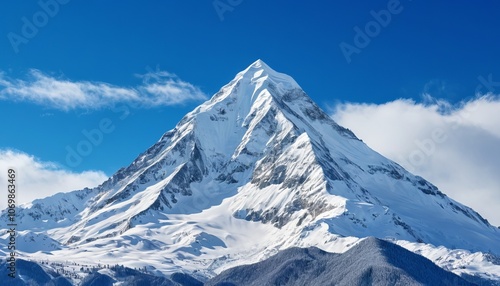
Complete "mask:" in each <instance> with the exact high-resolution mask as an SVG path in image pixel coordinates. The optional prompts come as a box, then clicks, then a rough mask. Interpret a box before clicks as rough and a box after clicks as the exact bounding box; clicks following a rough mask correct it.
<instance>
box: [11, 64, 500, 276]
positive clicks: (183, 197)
mask: <svg viewBox="0 0 500 286" xmlns="http://www.w3.org/2000/svg"><path fill="white" fill-rule="evenodd" d="M388 140H390V139H388ZM18 213H19V219H20V220H21V222H20V223H19V224H20V225H23V226H24V227H25V228H26V231H25V232H23V233H22V234H21V236H22V237H21V238H22V239H24V240H25V241H30V240H34V241H37V240H39V241H40V244H39V245H38V244H37V245H32V244H29V243H28V242H27V244H26V248H25V249H22V247H21V250H24V251H25V252H29V253H35V252H37V251H39V250H41V251H45V252H50V253H51V255H50V256H51V257H52V258H53V257H61V259H62V257H70V258H71V259H74V260H77V261H80V260H82V259H83V258H82V256H80V253H81V252H82V250H83V249H85V251H86V252H88V253H91V255H93V256H95V257H99V259H100V261H102V262H108V263H113V262H112V261H114V260H116V258H117V257H147V259H145V260H144V261H142V262H141V261H130V262H128V264H129V265H128V266H130V267H132V266H134V267H135V266H143V265H144V264H148V265H153V267H154V269H155V271H159V272H162V273H168V272H173V271H177V270H179V269H183V270H185V271H195V270H196V271H199V272H198V273H202V274H200V275H202V276H205V277H210V276H213V275H215V274H216V273H218V272H220V271H221V270H223V269H227V268H228V267H230V266H234V265H239V264H242V263H247V262H257V261H259V260H262V259H264V258H267V257H269V256H270V255H272V254H275V253H276V252H277V251H279V250H282V249H285V248H288V247H292V246H317V247H320V248H322V249H325V250H330V251H336V252H342V251H345V250H346V249H348V248H349V247H350V246H351V245H352V244H353V243H354V242H356V241H357V240H359V238H363V237H368V236H375V237H378V238H383V239H390V240H394V241H405V242H406V243H410V244H411V245H412V246H411V247H413V248H414V250H415V251H421V250H422V249H423V248H426V247H427V248H428V247H431V248H432V247H435V246H442V247H444V249H449V250H450V251H451V250H453V249H463V250H464V252H461V254H460V255H462V256H464V257H465V256H467V255H469V254H471V252H485V253H486V252H489V253H493V254H496V255H500V230H499V229H497V228H495V227H493V226H491V225H490V224H489V223H488V222H487V221H486V220H485V219H483V218H482V217H481V216H480V215H479V214H478V213H476V212H475V211H473V210H472V209H470V208H469V207H466V206H464V205H462V204H460V203H458V202H456V201H454V200H453V199H451V198H449V197H447V196H446V195H445V194H443V193H442V192H440V191H439V190H438V188H437V187H435V186H434V185H432V184H431V183H429V182H428V181H426V180H425V179H423V178H421V177H418V176H415V175H413V174H411V173H409V172H408V171H406V170H405V169H403V168H402V167H401V166H399V165H398V164H396V163H395V162H393V161H391V160H389V159H387V158H385V157H383V156H382V155H380V154H378V153H377V152H375V151H373V150H372V149H370V148H369V147H368V146H367V145H366V144H364V143H363V142H362V141H361V140H359V139H358V138H357V137H356V136H355V135H354V134H353V133H352V132H351V131H350V130H349V129H346V128H344V127H342V126H339V125H338V124H337V123H335V122H334V121H333V120H332V119H331V118H330V117H329V116H328V115H327V114H326V113H325V112H323V111H322V110H321V109H320V108H319V107H318V106H317V105H316V104H315V103H314V102H313V101H312V100H311V99H310V98H309V97H308V96H307V95H306V93H305V92H304V91H303V90H302V89H301V88H300V86H299V85H298V84H297V83H296V82H295V80H293V79H292V78H291V77H290V76H288V75H285V74H282V73H278V72H276V71H274V70H273V69H271V68H270V67H269V66H267V65H266V64H265V63H264V62H263V61H261V60H257V61H256V62H254V63H253V64H251V65H250V66H249V67H248V68H246V69H245V70H243V71H242V72H240V73H238V74H237V75H236V77H235V78H234V79H233V80H232V81H231V82H229V83H228V84H227V85H225V86H224V87H222V89H221V90H220V91H219V92H217V93H216V94H215V95H214V96H213V97H212V98H211V99H210V100H208V101H206V102H205V103H203V104H201V105H200V106H198V107H197V108H195V109H194V110H193V111H192V112H190V113H188V114H187V115H186V116H184V117H183V118H182V119H181V121H180V122H179V123H178V124H177V126H176V127H175V128H174V129H172V130H170V131H168V132H166V133H165V134H164V135H163V136H162V137H161V138H160V140H159V141H158V142H156V143H155V144H154V145H153V146H151V147H150V148H149V149H148V150H147V151H146V152H144V153H143V154H141V155H139V156H138V157H137V159H135V160H134V162H132V164H131V165H130V166H128V167H126V168H122V169H120V170H119V171H118V172H117V173H115V174H114V175H113V176H112V177H111V178H109V179H108V180H107V181H106V182H104V183H103V184H102V185H100V186H99V187H97V188H94V189H85V190H80V191H74V192H71V193H66V194H57V195H55V196H52V197H49V198H45V199H40V200H35V201H34V202H32V203H30V204H26V205H24V206H22V207H21V208H20V209H19V210H18ZM5 218H6V216H5V215H3V216H2V219H3V220H5ZM28 245H29V247H28ZM408 247H410V246H408ZM37 255H41V256H42V257H45V256H43V254H40V253H38V254H37ZM88 255H90V254H87V257H88ZM134 255H135V256H134ZM481 255H482V254H481ZM460 257H461V256H460ZM460 257H458V258H457V259H455V260H456V261H459V260H460V259H461V258H460ZM47 259H48V258H47ZM485 259H486V258H485ZM446 265H448V264H446ZM459 266H461V265H459V264H456V263H454V262H450V263H449V265H448V266H447V267H449V268H450V269H454V268H456V269H459V268H458V267H459ZM457 271H458V270H457ZM471 271H472V270H471ZM471 273H472V272H471Z"/></svg>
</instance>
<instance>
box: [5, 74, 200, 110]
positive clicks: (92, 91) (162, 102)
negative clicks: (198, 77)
mask: <svg viewBox="0 0 500 286" xmlns="http://www.w3.org/2000/svg"><path fill="white" fill-rule="evenodd" d="M141 78H142V84H140V85H138V86H135V87H120V86H116V85H112V84H109V83H103V82H91V81H71V80H69V79H64V78H56V77H53V76H50V75H47V74H44V73H43V72H41V71H39V70H30V71H29V74H28V76H27V78H26V79H13V78H10V77H8V76H7V75H6V74H5V73H0V99H3V100H10V101H23V102H32V103H35V104H39V105H43V106H47V107H51V108H55V109H59V110H64V111H68V110H72V109H100V108H105V107H109V106H113V105H115V104H117V103H124V104H131V105H134V106H141V107H144V108H149V107H155V106H169V105H178V104H183V103H186V102H189V101H200V100H205V99H207V95H206V94H205V93H203V92H202V91H201V90H200V89H199V88H198V87H196V86H194V85H192V84H190V83H188V82H185V81H183V80H181V79H180V78H178V77H177V76H175V75H174V74H171V73H168V72H165V71H151V72H149V73H147V74H145V75H142V76H141Z"/></svg>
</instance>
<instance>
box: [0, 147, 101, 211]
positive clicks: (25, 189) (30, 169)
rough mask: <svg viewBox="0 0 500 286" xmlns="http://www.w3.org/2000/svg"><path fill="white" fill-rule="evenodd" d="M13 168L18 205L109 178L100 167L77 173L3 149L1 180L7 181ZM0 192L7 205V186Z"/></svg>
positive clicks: (0, 153) (1, 202)
mask: <svg viewBox="0 0 500 286" xmlns="http://www.w3.org/2000/svg"><path fill="white" fill-rule="evenodd" d="M9 168H13V169H14V170H15V171H16V173H17V180H16V184H17V196H18V200H19V201H18V202H17V203H18V205H19V204H20V203H27V202H31V201H32V200H34V199H39V198H43V197H46V196H50V195H52V194H55V193H59V192H68V191H72V190H79V189H83V188H84V187H94V186H97V185H99V184H101V183H102V182H104V181H105V180H106V179H107V176H106V174H104V173H103V172H100V171H85V172H82V173H73V172H69V171H66V170H64V169H61V168H60V167H58V166H57V165H56V164H54V163H51V162H42V161H40V160H39V159H37V158H35V157H33V156H31V155H28V154H26V153H23V152H19V151H14V150H0V182H6V181H7V170H8V169H9ZM0 194H2V199H0V209H4V208H6V207H7V204H6V199H7V187H6V186H5V188H3V190H1V191H0Z"/></svg>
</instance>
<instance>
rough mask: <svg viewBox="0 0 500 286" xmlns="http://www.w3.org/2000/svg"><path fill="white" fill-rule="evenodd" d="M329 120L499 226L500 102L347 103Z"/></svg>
mask: <svg viewBox="0 0 500 286" xmlns="http://www.w3.org/2000/svg"><path fill="white" fill-rule="evenodd" d="M428 99H431V98H428ZM332 114H333V115H332V116H333V119H334V120H336V121H337V122H338V123H339V124H341V125H343V126H345V127H347V128H350V129H351V130H353V131H354V132H355V133H356V135H357V136H358V137H360V138H361V139H363V141H365V142H366V143H367V144H368V145H369V146H370V147H372V148H373V149H375V150H376V151H378V152H380V153H381V154H383V155H385V156H386V157H388V158H390V159H392V160H394V161H396V162H398V163H399V164H401V165H402V166H403V167H405V168H406V169H407V170H409V171H411V172H413V173H416V174H419V175H421V176H423V177H424V178H426V179H428V180H429V181H431V182H433V183H434V184H436V185H437V186H438V187H439V188H440V189H441V190H442V191H444V192H445V193H446V194H448V195H449V196H450V197H452V198H454V199H456V200H458V201H460V202H462V203H464V204H466V205H468V206H470V207H472V208H474V209H475V210H477V211H479V212H480V213H481V214H482V215H484V216H485V217H486V218H487V219H488V220H489V221H490V222H492V223H494V224H495V225H500V215H499V214H498V206H499V205H500V180H499V179H498V174H500V147H499V146H500V128H499V126H500V98H499V96H496V95H493V94H488V95H485V96H481V97H478V98H476V99H474V100H471V101H468V102H463V103H462V104H459V105H458V106H457V105H453V104H451V103H449V102H446V101H443V100H428V101H427V102H426V103H425V104H420V103H416V102H414V101H412V100H405V99H400V100H395V101H392V102H388V103H385V104H380V105H377V104H359V103H347V104H339V105H337V106H336V107H335V108H334V109H333V111H332Z"/></svg>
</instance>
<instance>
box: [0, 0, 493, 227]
mask: <svg viewBox="0 0 500 286" xmlns="http://www.w3.org/2000/svg"><path fill="white" fill-rule="evenodd" d="M450 3H451V2H448V1H438V2H436V1H410V0H401V1H395V0H390V1H356V2H352V1H308V2H305V1H284V0H276V1H262V0H254V1H249V0H216V1H213V0H209V1H193V0H184V1H164V0H152V1H127V0H125V1H120V3H118V2H117V3H112V4H110V3H107V2H103V1H97V0H87V1H78V0H41V1H39V2H37V1H21V2H20V1H7V2H5V3H2V4H1V5H2V9H0V19H1V21H0V35H1V37H0V120H1V122H3V123H4V124H3V128H0V150H2V151H1V152H0V154H2V156H3V158H4V161H6V159H5V158H10V160H13V161H12V162H14V163H8V162H7V163H6V164H11V165H16V162H18V161H16V160H17V159H19V160H20V161H19V162H24V163H26V164H28V163H29V162H31V166H33V165H36V164H39V166H38V165H37V166H38V167H36V168H35V169H34V170H33V172H36V170H43V171H48V172H52V173H51V174H52V175H54V174H56V175H55V177H62V176H66V175H68V176H70V177H71V176H76V177H78V178H80V179H79V180H78V181H79V182H80V183H81V184H86V183H89V182H93V180H94V181H95V180H97V181H98V180H100V179H102V178H103V177H105V176H106V175H111V174H112V173H114V172H115V171H116V170H117V169H119V168H120V167H123V166H126V165H128V164H129V163H130V162H131V161H132V160H133V159H134V158H135V157H136V156H137V155H138V154H139V153H141V152H142V151H144V150H145V149H146V148H147V147H149V146H150V145H152V144H153V143H154V142H155V141H156V140H157V139H158V138H159V137H160V136H161V135H162V134H163V133H164V132H166V131H167V130H169V129H171V128H173V127H174V126H175V124H176V123H177V122H178V121H179V120H180V118H181V117H182V116H183V115H184V114H185V113H187V112H188V111H190V110H192V109H193V108H194V107H195V106H197V105H198V104H200V103H201V102H202V101H203V100H204V99H205V98H208V97H210V96H211V95H212V94H214V93H215V92H217V90H218V89H219V88H220V87H221V86H222V85H224V84H226V83H227V82H229V81H230V80H231V79H232V78H233V77H234V75H235V74H236V73H237V72H239V71H240V70H242V69H244V68H245V67H247V66H248V65H249V64H251V63H252V62H254V61H255V60H256V59H259V58H261V59H263V60H264V61H265V62H266V63H267V64H268V65H270V66H271V67H273V68H274V69H276V70H277V71H280V72H284V73H287V74H289V75H291V76H293V77H294V78H295V80H296V81H297V82H298V83H299V84H300V85H301V86H302V87H303V89H304V90H305V91H306V92H307V93H308V94H309V95H310V97H311V98H312V99H313V100H315V101H316V102H317V103H318V104H319V105H320V106H322V107H323V108H325V109H326V110H328V111H329V112H331V113H332V115H333V116H334V118H336V119H337V120H338V121H339V122H341V123H344V124H347V125H349V124H351V125H352V126H348V127H350V128H352V129H353V130H354V131H355V132H357V133H361V134H365V136H366V137H365V138H363V136H360V137H362V138H363V139H365V141H366V142H367V143H368V144H370V145H371V146H379V148H378V151H380V152H382V153H383V154H384V155H387V156H390V157H391V156H392V157H391V158H392V159H394V160H396V161H398V156H400V157H402V158H403V159H404V156H406V155H411V151H412V150H413V151H414V150H415V148H417V150H418V144H417V145H415V144H414V142H415V140H417V139H419V138H420V139H419V140H424V139H425V138H426V136H431V135H426V134H427V133H425V132H424V133H423V134H420V133H419V134H407V133H405V134H401V133H400V132H399V131H398V132H399V133H397V132H395V131H394V132H393V133H390V134H384V133H383V131H387V130H398V129H391V126H392V124H391V122H394V120H395V121H397V120H398V118H401V117H398V116H396V117H395V119H393V121H381V123H380V124H387V126H384V127H383V128H382V127H381V126H378V127H379V128H381V130H380V132H381V133H379V135H376V134H375V135H374V134H372V133H370V132H365V130H364V129H363V126H370V130H373V129H374V128H375V129H376V128H377V126H371V125H369V124H368V123H370V121H371V122H374V121H375V120H368V121H362V119H363V118H364V119H365V120H366V117H367V116H366V114H367V113H366V112H369V111H373V109H369V110H366V108H370V107H373V108H385V107H387V106H393V105H391V103H394V108H395V109H397V110H398V111H399V112H401V110H402V109H401V108H402V106H404V105H397V104H395V103H398V100H399V99H405V100H406V101H403V102H404V103H406V104H408V106H409V108H417V109H418V108H424V109H425V108H430V110H431V111H433V113H432V114H433V116H437V117H436V118H440V119H439V120H443V122H445V121H446V120H448V121H449V120H450V117H449V115H453V114H455V115H456V114H459V112H463V109H462V108H463V107H464V106H466V104H467V103H471V104H472V103H474V102H475V101H476V100H478V98H479V97H480V95H484V94H486V93H488V92H489V93H490V94H489V97H488V98H487V100H486V101H485V102H487V104H486V107H485V108H486V109H487V110H490V109H491V108H492V107H491V106H492V105H494V104H495V103H496V102H497V99H498V97H497V96H496V94H498V90H497V89H500V84H499V83H497V82H500V65H499V62H500V61H499V59H500V56H499V53H498V51H499V50H500V40H499V38H498V27H500V18H499V17H498V12H499V8H500V4H498V2H495V1H492V0H491V1H481V2H480V4H479V3H477V2H472V1H454V2H453V4H450ZM358 31H361V32H362V33H363V34H364V36H361V35H360V34H359V32H358ZM347 46H349V47H351V48H350V51H355V52H352V53H350V54H349V53H348V54H346V52H345V50H344V51H343V50H342V48H341V47H344V49H345V47H347ZM485 83H489V84H485ZM478 92H479V95H478ZM103 94H104V95H103ZM483 99H484V98H483ZM495 106H496V105H495ZM354 107H356V108H354ZM363 107H364V108H365V109H363ZM398 108H399V109H398ZM433 108H434V109H433ZM493 108H496V107H493ZM345 110H351V111H352V113H351V115H352V114H354V115H356V114H358V115H359V116H358V117H356V118H355V119H352V117H349V116H347V115H346V113H345V112H344V111H345ZM425 110H427V109H425ZM356 112H357V113H356ZM477 113H481V114H490V113H486V112H484V113H483V112H476V113H475V114H477ZM370 114H372V116H375V115H374V114H375V113H370ZM376 114H379V113H376ZM383 114H390V113H383ZM395 114H399V113H395ZM418 114H422V113H418ZM491 114H492V116H495V114H497V113H496V112H491ZM429 116H430V115H429ZM429 116H427V118H429ZM439 116H441V117H439ZM446 116H448V117H446ZM430 117H432V116H430ZM349 118H351V119H349ZM496 118H498V117H495V118H488V119H484V120H482V121H481V120H479V119H478V120H479V121H477V122H475V123H474V124H472V123H471V124H469V125H470V126H476V127H477V128H479V129H478V130H489V129H488V126H489V125H488V124H491V121H492V122H496V121H495V120H497V119H496ZM348 119H349V120H348ZM416 121H417V122H418V121H420V122H423V121H424V120H416ZM462 121H463V120H462ZM486 121H488V122H490V123H485V122H486ZM439 122H441V121H438V122H428V123H427V124H428V125H429V124H431V125H432V124H441V123H439ZM478 122H479V123H478ZM364 123H366V124H364ZM408 124H416V123H415V122H414V121H411V122H409V123H408ZM495 124H496V123H495ZM469 125H468V126H469ZM356 126H357V127H356ZM495 126H498V125H495ZM354 127H356V128H354ZM406 129H409V128H406ZM414 129H416V128H414ZM95 130H100V132H101V134H102V136H97V135H95ZM419 130H420V129H419ZM450 130H451V129H450ZM453 130H455V129H453ZM492 130H493V129H492ZM104 131H106V132H104ZM406 131H407V132H408V130H406ZM431 131H432V130H429V131H428V132H431ZM92 132H94V133H92ZM422 132H423V131H422ZM84 133H87V134H94V135H95V136H96V137H94V140H95V144H92V145H91V149H92V150H90V151H89V152H88V154H85V155H84V156H80V160H73V161H71V160H68V154H70V153H71V151H69V150H76V149H77V147H78V144H80V143H81V142H82V141H86V140H87V141H88V139H87V137H86V135H85V134H84ZM490 133H492V134H494V135H495V134H496V133H495V130H493V131H491V132H490ZM453 134H456V133H453ZM358 135H360V134H358ZM490 135H491V134H490ZM387 136H396V137H398V136H399V137H404V138H411V139H408V140H409V141H408V142H410V143H409V144H410V145H411V146H413V145H415V146H416V147H415V146H413V147H411V148H410V149H409V150H407V151H405V152H407V153H404V154H388V153H390V150H387V151H385V150H380V149H383V148H382V147H383V146H390V144H382V143H380V142H379V141H380V139H381V138H382V139H387ZM492 136H493V135H492ZM495 136H496V135H495ZM451 137H452V136H450V138H451ZM499 137H500V135H499ZM421 138H424V139H421ZM494 138H496V137H494ZM377 140H378V141H377ZM457 140H458V139H457ZM371 142H373V143H371ZM377 142H379V143H377ZM494 142H496V141H494ZM447 144H450V142H447ZM380 146H382V147H380ZM446 146H448V145H446ZM488 146H490V149H488V148H487V147H484V148H483V147H482V149H485V150H487V151H488V152H489V153H488V154H495V156H496V154H498V153H500V152H499V150H498V149H495V147H491V146H495V144H493V143H491V144H489V145H488ZM437 149H439V148H437ZM443 149H449V148H448V147H447V148H444V147H443ZM391 150H392V149H391ZM460 150H462V149H460ZM460 150H459V151H457V153H456V154H455V156H459V152H461V151H460ZM384 152H387V153H384ZM402 152H403V151H402ZM436 152H437V151H436ZM492 152H493V153H492ZM457 154H458V155H457ZM431 155H432V156H430V155H429V156H427V157H428V158H427V159H429V160H428V162H427V161H426V163H428V164H429V165H432V164H433V161H432V160H431V159H432V158H436V157H437V158H440V157H439V156H434V154H431ZM448 156H453V155H448ZM495 156H489V157H493V158H496V157H495ZM486 157H488V156H486ZM16 158H17V159H16ZM447 158H448V157H447ZM474 158H476V159H477V158H481V156H480V155H477V156H475V157H474ZM21 159H22V160H21ZM0 160H1V158H0ZM406 161H408V160H406ZM434 161H440V162H442V161H450V162H452V161H453V160H451V159H450V160H448V159H446V158H445V159H440V160H437V159H435V160H434ZM27 162H28V163H27ZM481 162H482V161H480V163H481ZM434 163H435V162H434ZM468 163H470V164H472V163H471V162H467V164H468ZM402 164H403V165H404V166H405V167H407V168H408V169H410V170H411V171H416V172H420V173H421V174H423V175H429V176H434V177H435V178H434V177H433V178H432V179H434V180H437V181H440V180H441V181H442V182H444V183H446V182H449V181H450V178H449V175H442V176H439V175H435V173H436V172H434V171H433V169H432V168H430V169H429V168H427V169H425V168H424V167H422V166H420V165H419V166H417V167H418V168H413V169H412V167H415V166H412V164H411V163H410V164H409V166H408V164H407V165H405V164H404V163H402ZM492 164H493V163H492ZM19 165H21V166H24V165H23V164H21V163H19ZM28 165H29V164H28ZM413 165H415V164H413ZM422 165H424V164H422ZM425 165H426V164H425ZM474 166H475V165H474ZM497 167H498V165H493V166H492V167H489V169H488V170H491V169H493V170H494V171H496V170H497V169H496V168H497ZM443 168H445V167H443ZM476 169H477V168H476ZM91 171H92V172H91ZM54 172H55V173H54ZM58 172H59V173H58ZM464 172H465V171H464ZM89 174H90V177H91V179H89V178H88V177H85V176H86V175H89ZM79 176H80V177H79ZM71 178H73V177H71ZM40 180H41V179H40ZM35 181H36V180H35ZM42 181H43V180H42ZM45 181H46V180H45ZM482 181H484V180H482ZM492 181H493V183H492V184H490V185H488V186H486V187H485V188H486V189H488V194H490V195H492V196H494V197H495V198H498V196H497V195H496V193H495V194H494V192H495V191H498V190H499V189H498V187H500V184H498V182H497V181H495V180H493V179H492ZM444 183H443V184H444ZM33 184H34V185H33V186H36V184H35V183H33ZM61 184H63V183H61ZM438 186H439V185H438ZM46 188H47V189H54V188H51V187H50V186H46ZM449 188H450V189H453V186H450V187H449ZM445 191H446V190H445ZM450 191H451V190H450ZM48 192H50V191H48ZM463 193H465V190H464V192H463ZM464 197H466V196H465V195H464ZM462 201H463V200H462ZM498 201H499V202H500V198H498ZM478 204H481V203H478ZM490 218H491V217H490ZM498 224H500V218H499V219H498Z"/></svg>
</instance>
